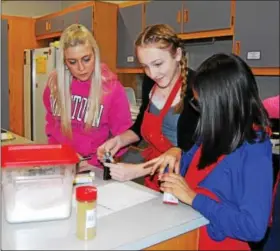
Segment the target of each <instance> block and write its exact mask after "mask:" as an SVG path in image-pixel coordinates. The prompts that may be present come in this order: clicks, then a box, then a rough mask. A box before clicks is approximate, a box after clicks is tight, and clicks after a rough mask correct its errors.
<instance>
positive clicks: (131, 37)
mask: <svg viewBox="0 0 280 251" xmlns="http://www.w3.org/2000/svg"><path fill="white" fill-rule="evenodd" d="M141 30H142V4H140V5H134V6H130V7H126V8H120V9H119V12H118V60H117V65H118V67H124V68H129V67H130V68H133V67H138V66H139V64H138V63H137V60H136V56H135V51H134V42H135V40H136V38H137V36H138V35H139V33H140V32H141Z"/></svg>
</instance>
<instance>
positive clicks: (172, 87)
mask: <svg viewBox="0 0 280 251" xmlns="http://www.w3.org/2000/svg"><path fill="white" fill-rule="evenodd" d="M135 49H136V54H137V57H138V60H139V62H140V64H141V65H142V67H143V70H144V72H145V78H144V81H143V96H142V106H141V108H140V112H139V115H138V117H137V119H136V121H135V123H134V125H133V126H132V127H131V128H130V129H129V130H127V131H126V132H124V133H122V134H120V135H118V136H115V137H114V138H112V139H110V140H108V141H107V142H105V143H104V144H103V145H102V146H100V147H99V148H98V157H99V158H100V160H102V158H103V155H104V152H105V151H110V152H111V153H112V155H114V154H115V153H117V152H118V151H119V150H120V149H121V148H122V147H125V146H127V145H129V144H131V143H134V142H137V141H139V140H141V139H144V140H145V141H146V142H147V145H148V147H147V148H146V149H145V150H143V151H142V152H138V153H137V152H136V153H131V151H130V152H129V153H128V154H126V155H125V156H124V158H123V159H122V161H123V162H130V163H141V162H145V161H148V160H152V159H154V158H156V157H158V156H160V155H161V154H163V153H165V152H166V151H167V150H169V149H171V150H170V151H172V150H173V147H174V146H178V147H179V148H181V149H183V150H185V151H187V150H189V149H190V148H191V147H192V146H193V144H194V142H195V139H194V138H193V136H194V132H195V128H196V126H197V121H198V117H199V113H198V112H197V111H196V110H195V109H193V107H192V105H191V104H192V103H191V102H190V101H191V100H192V98H193V93H192V89H191V83H192V78H193V76H194V71H192V70H191V69H189V68H188V67H187V60H186V56H185V55H186V52H185V48H184V44H183V43H182V41H181V39H180V38H179V37H178V36H177V34H176V33H175V32H174V30H172V28H171V27H169V26H168V25H165V24H157V25H152V26H148V27H146V28H145V30H144V31H143V32H142V33H141V34H139V37H138V38H137V40H136V42H135ZM174 150H175V151H176V152H177V154H181V152H180V150H179V151H178V148H174ZM166 157H168V156H166ZM108 166H110V171H111V176H112V178H113V179H116V180H119V181H124V180H130V179H134V178H138V177H142V176H146V175H148V176H147V177H146V178H145V185H146V186H148V187H150V188H152V189H154V190H159V186H158V180H157V177H156V176H154V178H153V179H150V176H149V174H150V169H149V168H144V167H143V166H142V165H132V164H125V163H119V164H117V165H114V164H112V165H108ZM120 166H122V167H127V168H119V167H120Z"/></svg>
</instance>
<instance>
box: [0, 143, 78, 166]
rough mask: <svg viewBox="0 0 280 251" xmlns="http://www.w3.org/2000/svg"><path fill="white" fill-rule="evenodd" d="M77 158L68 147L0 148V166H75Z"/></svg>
mask: <svg viewBox="0 0 280 251" xmlns="http://www.w3.org/2000/svg"><path fill="white" fill-rule="evenodd" d="M78 162H79V157H78V155H77V153H76V152H75V151H74V149H73V148H71V147H70V146H68V145H59V144H57V145H47V144H39V145H35V144H29V145H5V146H2V147H1V166H2V168H3V167H4V168H5V167H26V166H50V165H64V164H77V163H78Z"/></svg>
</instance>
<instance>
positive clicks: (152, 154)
mask: <svg viewBox="0 0 280 251" xmlns="http://www.w3.org/2000/svg"><path fill="white" fill-rule="evenodd" d="M181 83H182V79H181V77H179V78H178V80H177V81H176V83H175V85H174V87H173V89H172V91H171V93H170V94H169V97H168V99H167V101H166V103H165V105H164V107H163V109H162V110H161V111H160V113H159V114H158V115H155V114H152V113H150V112H149V108H150V103H151V98H152V96H153V94H154V91H155V87H156V85H155V86H154V87H153V89H152V94H151V98H150V102H149V104H148V107H147V109H146V111H145V113H144V118H143V122H142V126H141V135H142V137H143V138H144V140H145V141H146V142H147V143H148V144H149V146H148V147H147V148H146V149H145V150H143V151H142V152H141V154H142V157H143V158H144V159H145V160H146V161H148V160H151V159H153V158H156V157H158V156H160V155H161V154H162V153H164V152H166V151H167V150H168V149H170V148H171V147H173V146H174V145H173V144H172V143H171V142H170V141H169V139H168V138H166V137H165V136H164V135H163V134H162V124H163V120H164V117H165V115H166V114H167V113H168V111H169V109H170V107H171V105H172V103H173V100H174V99H175V97H176V94H177V92H178V91H179V89H180V87H181ZM145 185H146V186H147V187H149V188H151V189H154V190H156V191H160V189H159V184H158V175H154V176H153V177H151V176H147V177H145Z"/></svg>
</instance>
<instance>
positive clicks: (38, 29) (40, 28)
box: [35, 20, 48, 36]
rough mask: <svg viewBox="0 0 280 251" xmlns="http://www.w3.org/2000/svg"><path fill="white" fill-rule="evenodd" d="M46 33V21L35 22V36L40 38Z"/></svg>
mask: <svg viewBox="0 0 280 251" xmlns="http://www.w3.org/2000/svg"><path fill="white" fill-rule="evenodd" d="M47 33H48V31H47V20H37V21H36V23H35V35H36V36H40V35H44V34H47Z"/></svg>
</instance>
